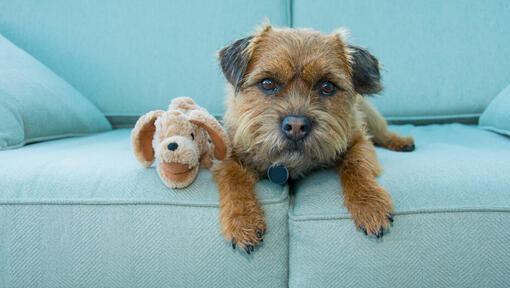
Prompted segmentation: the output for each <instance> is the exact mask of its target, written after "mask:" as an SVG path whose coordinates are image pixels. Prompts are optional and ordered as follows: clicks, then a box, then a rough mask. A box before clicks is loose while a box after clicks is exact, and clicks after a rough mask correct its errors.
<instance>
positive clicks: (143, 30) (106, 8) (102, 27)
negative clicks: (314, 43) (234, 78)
mask: <svg viewBox="0 0 510 288" xmlns="http://www.w3.org/2000/svg"><path fill="white" fill-rule="evenodd" d="M288 7H289V6H288V3H287V2H286V1H284V0H277V1H274V0H262V1H249V0H244V1H237V0H228V1H201V0H134V1H117V0H90V1H68V0H48V1H35V0H34V1H30V0H20V1H2V2H1V3H0V34H2V35H4V36H5V37H6V38H7V39H9V40H10V41H12V42H13V43H14V44H16V45H17V46H18V47H21V48H22V49H24V50H25V51H27V52H28V53H30V54H31V55H32V56H34V57H35V58H37V59H38V60H40V61H41V62H42V63H44V64H45V65H47V66H48V67H49V68H50V69H52V70H53V71H54V72H55V73H56V74H58V75H59V76H61V77H62V78H64V79H65V80H67V81H68V82H69V83H70V84H71V85H73V86H74V87H75V88H76V89H77V90H78V91H80V92H82V94H83V95H84V96H86V97H88V98H89V99H90V100H91V101H92V102H93V103H94V104H96V105H97V106H98V107H99V109H101V110H102V111H103V112H104V113H105V114H106V115H107V116H109V119H110V120H113V122H122V121H124V120H126V121H128V122H131V123H133V121H136V118H137V117H138V116H140V115H142V114H144V113H146V112H148V111H150V110H154V109H166V108H167V107H168V105H169V104H170V101H171V100H172V98H175V97H179V96H189V97H192V98H193V99H195V100H196V102H197V103H198V104H199V105H201V106H203V107H206V108H207V109H208V110H209V112H210V113H211V114H213V115H221V114H222V113H223V111H224V109H223V106H224V105H223V103H224V100H223V99H224V94H225V84H224V78H223V75H222V73H221V69H220V68H219V66H218V63H217V61H216V53H217V51H218V50H219V49H220V48H221V47H223V46H225V45H227V44H229V43H230V42H232V41H234V40H236V39H238V38H242V37H245V36H247V35H248V34H249V33H250V32H252V31H253V29H254V27H255V26H256V25H260V24H261V23H262V22H263V20H264V18H265V17H266V16H267V17H268V18H269V19H271V21H272V22H273V23H274V25H278V26H287V25H288V24H289V23H288V20H289V19H290V17H289V13H288V11H289V10H288ZM124 118H125V119H124ZM133 118H134V119H133ZM113 124H116V123H113ZM117 124H118V123H117Z"/></svg>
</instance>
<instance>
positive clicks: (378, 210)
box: [336, 132, 393, 238]
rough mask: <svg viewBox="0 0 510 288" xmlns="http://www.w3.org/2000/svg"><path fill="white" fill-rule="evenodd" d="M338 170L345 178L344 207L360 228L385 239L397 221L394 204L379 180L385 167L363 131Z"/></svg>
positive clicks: (343, 180) (356, 138)
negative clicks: (378, 176)
mask: <svg viewBox="0 0 510 288" xmlns="http://www.w3.org/2000/svg"><path fill="white" fill-rule="evenodd" d="M336 171H337V173H338V174H340V176H341V181H342V186H343V190H344V195H345V201H344V204H345V206H346V207H347V209H349V212H350V213H351V215H352V217H353V218H354V224H355V225H356V227H357V228H358V229H361V230H363V231H364V232H365V233H367V234H370V235H372V236H376V237H378V238H379V237H380V236H382V235H383V233H384V230H386V229H388V228H389V226H390V222H392V221H393V218H392V213H393V205H392V204H391V200H390V194H389V193H388V192H386V190H385V189H384V188H382V187H381V186H380V185H379V184H377V182H376V181H375V177H376V175H378V174H379V173H380V171H381V168H380V167H379V164H378V163H377V156H376V154H375V149H374V146H373V144H372V143H371V142H370V140H369V139H368V137H367V136H366V135H365V134H364V133H363V132H360V133H359V134H358V135H357V136H355V137H354V138H353V139H352V140H351V142H350V146H349V149H348V150H347V152H346V154H345V155H344V157H343V158H342V160H341V162H339V163H338V165H337V166H336Z"/></svg>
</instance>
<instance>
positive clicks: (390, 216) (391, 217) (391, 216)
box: [388, 215, 393, 223]
mask: <svg viewBox="0 0 510 288" xmlns="http://www.w3.org/2000/svg"><path fill="white" fill-rule="evenodd" d="M388 220H390V222H391V223H393V215H388Z"/></svg>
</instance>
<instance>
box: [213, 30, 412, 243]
mask: <svg viewBox="0 0 510 288" xmlns="http://www.w3.org/2000/svg"><path fill="white" fill-rule="evenodd" d="M219 60H220V64H221V66H222V69H223V72H224V74H225V76H226V78H227V80H228V81H229V83H230V86H231V88H232V89H231V92H230V93H229V95H228V101H227V106H228V107H227V112H226V114H225V117H224V125H225V127H226V128H227V133H228V135H229V138H230V140H231V144H232V149H233V157H232V158H231V159H230V160H228V161H224V162H222V163H221V164H220V165H219V166H218V167H216V168H215V169H214V173H215V177H216V180H217V183H218V188H219V190H220V198H219V199H220V218H221V219H220V220H221V223H222V225H223V234H224V235H225V237H226V238H227V239H228V240H229V241H232V244H233V247H236V245H237V246H240V247H242V248H244V249H245V250H246V251H247V252H251V251H253V246H255V245H257V244H259V243H260V241H261V240H262V237H263V232H264V229H265V223H264V218H263V211H262V209H261V208H260V205H259V204H258V203H257V200H256V197H255V194H254V186H255V183H256V182H257V181H258V180H259V179H261V178H264V177H266V173H267V169H268V168H269V167H270V166H271V165H282V166H285V167H286V168H287V169H288V171H289V175H290V177H291V178H292V179H296V178H300V177H302V176H304V175H306V173H308V172H309V171H311V170H313V169H316V168H320V167H332V168H333V169H335V171H337V172H338V174H340V175H341V179H342V185H343V188H344V194H345V206H346V207H347V208H348V209H349V211H350V212H351V214H352V217H353V218H354V223H355V225H356V226H357V227H358V228H360V229H362V230H364V231H365V232H366V233H368V234H370V235H372V236H376V237H379V236H382V235H383V231H384V230H385V229H387V228H388V227H389V224H390V221H392V218H391V213H392V212H393V206H392V204H391V200H390V195H389V194H388V193H387V192H386V191H385V190H384V189H383V188H382V187H381V186H379V185H378V184H377V182H376V181H375V177H376V176H377V175H379V173H380V172H381V168H380V167H379V165H378V163H377V157H376V154H375V150H374V147H373V144H372V142H371V141H370V138H369V136H368V134H370V135H371V137H372V140H373V142H374V143H376V144H377V145H381V146H383V147H386V148H388V149H391V150H397V151H412V150H413V149H414V143H413V139H412V138H410V137H409V138H404V137H400V136H398V135H397V134H396V133H394V132H391V131H388V130H387V126H386V122H385V120H384V119H383V118H382V116H381V115H380V114H379V113H378V112H377V111H376V110H375V109H374V108H373V107H372V106H371V105H370V104H369V103H368V102H366V101H365V99H364V97H363V96H362V95H361V94H373V93H376V92H379V91H380V90H381V89H382V86H381V85H380V81H379V80H380V79H379V78H380V77H379V70H378V62H377V59H376V58H375V57H373V56H372V55H371V54H369V53H368V52H367V51H366V50H364V49H362V48H359V47H356V46H352V45H349V44H347V42H346V40H345V37H344V36H343V35H342V33H340V32H335V33H333V34H331V35H325V34H323V33H320V32H317V31H314V30H310V29H299V30H298V29H290V28H283V29H278V28H272V27H271V26H269V25H267V26H264V27H263V28H262V29H260V30H259V31H257V32H256V33H255V34H254V35H252V36H250V37H247V38H243V39H240V40H238V41H236V42H234V43H232V44H231V45H229V46H227V47H225V48H224V49H222V50H221V51H220V53H219ZM265 79H270V80H271V81H272V82H273V83H277V85H278V89H277V90H274V92H273V93H267V91H265V92H264V91H263V89H262V88H261V86H260V85H261V83H262V81H263V80H265ZM324 81H329V82H331V83H333V84H334V85H335V86H336V87H337V90H336V93H334V94H333V95H330V96H325V95H324V94H320V93H319V89H320V88H319V85H320V84H321V83H324ZM289 115H299V116H305V117H307V119H309V121H310V123H311V130H310V131H309V133H308V134H307V135H306V137H304V138H302V139H298V140H289V139H287V138H288V137H285V135H284V132H282V120H283V119H284V118H285V117H287V116H289ZM366 130H368V131H366Z"/></svg>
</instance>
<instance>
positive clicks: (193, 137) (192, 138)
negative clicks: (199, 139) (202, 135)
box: [191, 132, 195, 140]
mask: <svg viewBox="0 0 510 288" xmlns="http://www.w3.org/2000/svg"><path fill="white" fill-rule="evenodd" d="M191 140H195V134H194V133H193V132H191Z"/></svg>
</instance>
